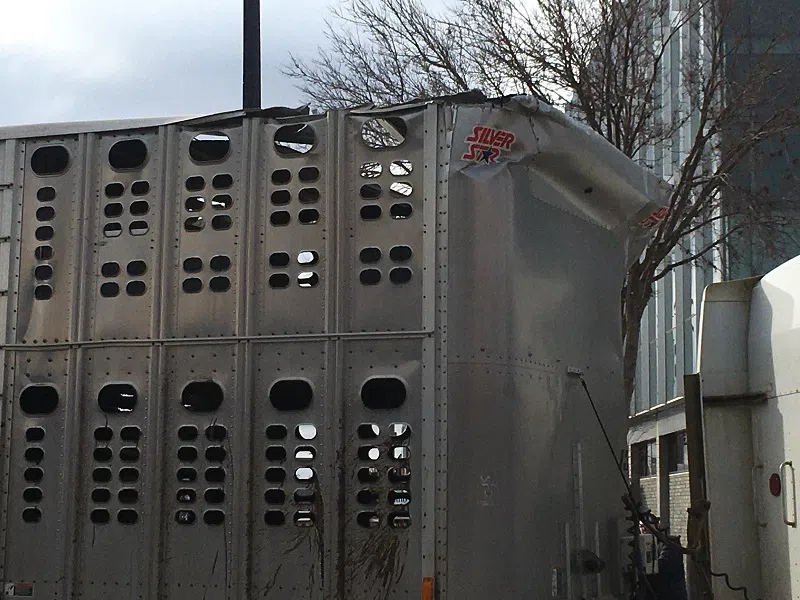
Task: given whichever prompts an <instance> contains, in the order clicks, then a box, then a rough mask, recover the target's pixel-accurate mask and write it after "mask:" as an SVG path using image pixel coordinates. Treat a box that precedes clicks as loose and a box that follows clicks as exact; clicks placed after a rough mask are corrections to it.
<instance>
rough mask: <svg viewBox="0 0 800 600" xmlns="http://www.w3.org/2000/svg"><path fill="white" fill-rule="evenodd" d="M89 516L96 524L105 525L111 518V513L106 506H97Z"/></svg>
mask: <svg viewBox="0 0 800 600" xmlns="http://www.w3.org/2000/svg"><path fill="white" fill-rule="evenodd" d="M89 518H90V519H91V520H92V523H94V524H95V525H105V524H106V523H108V522H109V521H110V520H111V515H110V514H109V513H108V511H107V510H106V509H104V508H96V509H94V510H93V511H92V513H91V515H89Z"/></svg>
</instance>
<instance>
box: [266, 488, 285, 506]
mask: <svg viewBox="0 0 800 600" xmlns="http://www.w3.org/2000/svg"><path fill="white" fill-rule="evenodd" d="M264 501H265V502H266V503H267V504H283V503H284V502H286V492H284V491H283V490H282V489H280V488H270V489H268V490H267V491H266V492H264Z"/></svg>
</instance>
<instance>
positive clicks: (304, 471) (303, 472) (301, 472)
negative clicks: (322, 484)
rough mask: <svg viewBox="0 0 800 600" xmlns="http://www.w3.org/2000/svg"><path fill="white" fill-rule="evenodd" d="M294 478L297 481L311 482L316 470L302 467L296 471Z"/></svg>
mask: <svg viewBox="0 0 800 600" xmlns="http://www.w3.org/2000/svg"><path fill="white" fill-rule="evenodd" d="M294 478H295V479H297V481H311V480H312V479H314V469H312V468H311V467H300V468H298V469H296V470H295V472H294Z"/></svg>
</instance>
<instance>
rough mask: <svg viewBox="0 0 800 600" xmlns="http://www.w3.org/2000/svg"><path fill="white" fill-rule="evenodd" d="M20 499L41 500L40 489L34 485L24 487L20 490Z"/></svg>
mask: <svg viewBox="0 0 800 600" xmlns="http://www.w3.org/2000/svg"><path fill="white" fill-rule="evenodd" d="M22 499H23V500H24V501H25V502H41V500H42V490H41V489H39V488H35V487H30V488H25V491H24V492H22Z"/></svg>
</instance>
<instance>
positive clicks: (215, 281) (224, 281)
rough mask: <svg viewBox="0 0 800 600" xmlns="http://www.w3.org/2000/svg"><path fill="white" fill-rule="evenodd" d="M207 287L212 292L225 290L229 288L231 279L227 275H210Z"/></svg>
mask: <svg viewBox="0 0 800 600" xmlns="http://www.w3.org/2000/svg"><path fill="white" fill-rule="evenodd" d="M208 289H210V290H211V291H212V292H227V291H228V290H229V289H231V280H230V279H228V278H227V277H212V278H211V281H209V282H208Z"/></svg>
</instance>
